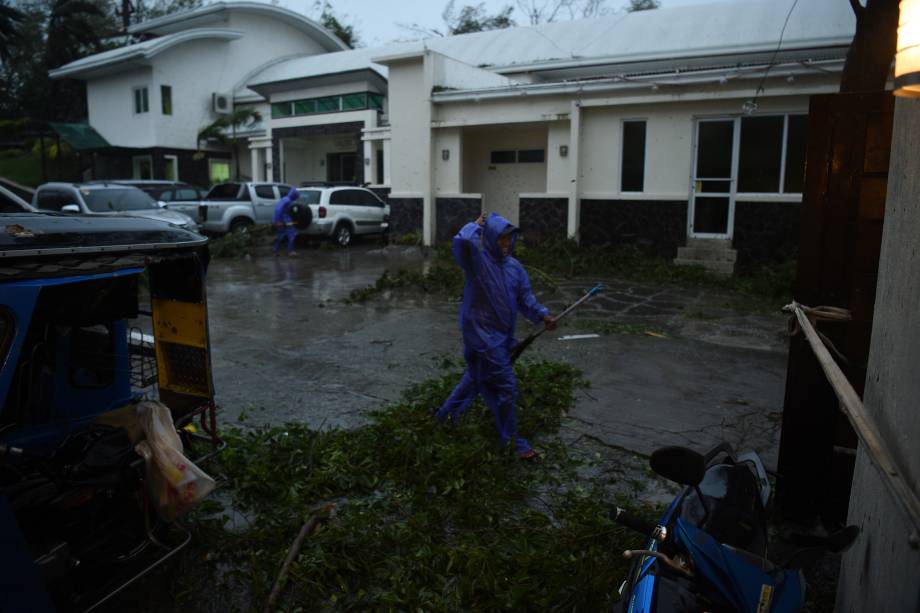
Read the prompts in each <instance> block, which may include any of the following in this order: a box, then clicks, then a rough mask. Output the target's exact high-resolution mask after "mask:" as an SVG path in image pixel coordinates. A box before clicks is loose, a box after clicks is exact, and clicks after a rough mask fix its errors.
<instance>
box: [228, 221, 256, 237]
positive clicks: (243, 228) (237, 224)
mask: <svg viewBox="0 0 920 613" xmlns="http://www.w3.org/2000/svg"><path fill="white" fill-rule="evenodd" d="M251 227H252V220H251V219H249V218H248V217H237V218H236V219H234V220H233V221H231V222H230V231H231V232H233V233H234V234H237V233H242V232H249V229H250V228H251Z"/></svg>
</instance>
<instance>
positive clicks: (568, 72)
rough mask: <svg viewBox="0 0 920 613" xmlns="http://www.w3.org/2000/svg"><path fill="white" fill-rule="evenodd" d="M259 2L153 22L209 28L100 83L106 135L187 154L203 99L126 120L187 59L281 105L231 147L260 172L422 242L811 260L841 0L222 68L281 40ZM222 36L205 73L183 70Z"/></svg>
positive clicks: (743, 4) (727, 6) (230, 86)
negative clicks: (821, 101)
mask: <svg viewBox="0 0 920 613" xmlns="http://www.w3.org/2000/svg"><path fill="white" fill-rule="evenodd" d="M244 5H245V6H249V5H246V4H243V5H235V4H221V5H220V6H223V7H224V8H222V9H219V10H218V9H209V8H206V9H199V10H198V11H195V12H193V13H192V15H193V16H194V15H199V14H201V13H202V12H204V13H205V15H203V16H201V17H195V18H194V19H181V18H180V16H177V17H176V18H174V19H173V20H172V21H169V20H168V18H167V22H165V23H164V22H162V21H161V20H156V21H155V22H151V23H150V24H142V26H140V27H139V28H138V29H137V31H138V32H146V33H149V34H155V35H159V38H154V39H152V40H151V41H146V42H144V43H140V44H141V45H156V44H160V45H163V44H164V43H156V41H158V40H162V39H163V38H169V37H171V36H172V37H175V36H185V37H191V38H189V39H187V40H186V39H183V40H184V41H185V42H183V43H181V44H179V43H175V44H174V48H173V50H172V51H171V52H170V51H162V52H158V54H157V58H154V59H156V60H157V61H156V65H157V68H138V69H137V70H134V71H132V72H131V74H130V76H128V75H125V74H122V75H120V76H115V75H112V76H103V75H97V76H93V78H92V79H88V90H89V91H90V94H89V96H90V98H89V106H90V123H91V124H92V125H93V127H95V128H96V129H97V130H98V131H99V132H100V133H101V134H102V135H103V136H105V137H106V138H109V136H108V134H109V133H110V132H112V130H118V128H116V127H115V126H116V124H117V125H122V126H124V125H130V126H132V127H131V131H132V132H133V134H132V135H131V140H130V142H131V143H132V145H133V146H137V147H142V146H145V145H146V146H153V144H154V143H155V144H158V145H160V144H161V143H163V144H165V143H167V142H168V143H169V144H170V145H172V146H179V145H182V146H185V147H189V145H190V140H189V139H194V135H193V134H194V132H195V130H194V126H197V125H200V123H201V122H202V120H203V115H202V113H203V112H206V111H208V110H209V109H207V108H204V109H202V104H201V102H200V101H199V102H197V103H196V106H195V107H194V108H193V109H188V108H186V109H185V110H184V111H183V114H182V116H183V120H182V121H181V122H179V121H176V122H175V125H171V126H170V127H168V128H167V127H166V126H164V125H162V122H161V123H160V124H157V123H156V122H153V121H146V120H147V119H149V118H145V117H138V113H136V112H135V113H133V114H130V113H128V114H126V113H125V112H124V109H123V108H120V109H118V112H119V113H121V114H120V115H118V118H117V121H116V119H115V116H116V113H115V109H113V108H112V105H122V106H124V105H123V103H124V92H125V91H126V90H127V89H130V90H132V91H137V88H138V87H142V85H139V84H142V83H146V84H148V85H147V87H148V90H147V91H148V93H149V92H153V94H150V95H152V96H153V97H154V98H155V97H156V95H157V94H158V92H160V91H161V90H160V89H158V88H162V86H163V85H168V84H167V83H166V81H167V80H171V83H180V82H183V80H182V79H184V78H185V77H182V76H180V73H179V72H177V70H178V67H177V68H170V66H172V65H173V64H172V63H171V61H170V57H171V56H175V59H174V60H172V61H173V62H174V63H175V64H176V65H182V66H184V69H185V70H188V71H189V73H196V74H197V73H206V74H208V75H209V78H210V81H209V82H208V83H207V85H206V87H205V88H203V89H202V91H227V92H232V93H233V104H235V105H252V106H254V107H255V108H259V109H261V110H262V111H263V112H262V116H263V120H262V122H261V124H259V125H256V126H249V127H247V128H245V129H244V130H243V131H242V132H241V133H238V134H237V136H240V135H242V137H243V140H242V142H241V143H238V145H237V147H236V150H235V151H233V154H234V156H235V158H236V159H237V160H238V163H239V164H240V165H241V167H242V168H244V169H246V170H245V174H246V175H247V176H248V177H251V178H253V179H263V180H272V179H273V180H278V181H286V182H290V183H303V182H313V181H325V182H358V183H362V184H368V185H370V186H371V187H373V188H375V189H377V190H378V191H379V192H380V193H383V194H387V195H388V197H389V200H390V205H391V210H392V220H391V224H392V227H393V229H394V230H395V231H396V232H397V233H405V232H417V233H419V234H420V235H421V236H422V238H423V240H424V242H425V243H426V244H432V243H434V242H437V241H439V240H445V239H447V238H449V237H450V236H451V235H452V234H453V232H454V231H455V230H456V228H458V227H459V225H460V224H461V223H462V222H464V221H466V220H468V219H470V218H473V217H475V216H476V215H478V213H479V211H481V210H488V211H496V212H499V213H501V214H503V215H505V216H507V217H508V218H509V219H511V220H512V221H513V222H515V223H517V224H518V225H519V226H520V227H521V229H522V232H523V234H524V237H525V239H526V240H543V239H547V238H562V237H572V238H576V239H577V240H579V241H580V242H582V243H583V244H588V245H622V244H636V245H638V246H640V247H641V248H643V249H646V250H648V251H651V252H655V253H658V254H661V255H663V256H666V257H675V256H680V255H682V254H683V251H686V250H687V249H688V246H689V245H695V246H699V245H703V246H707V245H718V246H722V247H726V248H729V249H730V248H732V247H733V248H734V251H736V252H737V258H738V261H739V263H741V264H742V265H747V264H757V263H763V262H769V261H776V260H783V259H786V258H788V257H790V256H791V255H793V254H794V252H795V249H796V246H797V243H798V215H799V205H800V202H801V192H802V177H803V174H804V173H803V168H804V151H805V144H806V139H807V117H806V116H807V112H808V100H809V96H810V95H812V94H816V93H828V92H834V91H836V90H837V89H838V87H839V78H840V72H841V70H842V68H843V63H844V60H845V57H846V52H847V49H848V47H849V43H850V41H851V40H852V36H853V32H854V28H855V21H854V18H853V15H852V11H851V10H850V7H849V6H848V4H847V3H845V2H840V1H839V0H813V1H811V2H807V3H801V2H800V3H795V2H793V0H778V1H764V0H749V1H740V0H732V1H726V2H722V3H716V4H710V5H705V6H691V7H677V8H662V9H657V10H650V11H640V12H635V13H627V14H616V15H612V16H608V17H602V18H597V19H589V20H581V21H573V22H565V23H554V24H547V25H543V26H535V27H520V28H512V29H508V30H498V31H490V32H480V33H473V34H466V35H460V36H452V37H445V38H436V39H429V40H425V41H419V42H415V43H404V44H396V45H390V46H387V47H382V48H375V49H356V50H336V49H335V48H334V44H333V43H330V42H329V41H328V39H324V38H323V37H322V35H319V34H316V33H315V32H313V31H312V30H311V31H309V32H308V31H306V30H299V31H293V32H292V33H291V34H290V38H291V40H292V41H293V40H294V39H297V38H298V36H299V37H300V38H302V39H304V40H303V41H301V42H300V43H294V42H291V43H289V44H288V47H285V50H284V52H286V53H290V54H291V55H289V56H287V57H286V56H284V55H283V54H282V53H281V52H275V56H274V59H266V58H264V57H262V58H260V59H258V60H256V59H254V58H251V59H250V61H249V63H248V64H247V65H246V67H245V70H238V71H237V72H236V73H234V75H235V76H234V77H233V78H222V77H220V78H219V77H218V76H215V75H221V74H223V72H224V71H227V70H228V68H227V67H228V66H231V65H235V64H236V62H237V61H238V60H236V59H235V58H236V57H237V56H232V54H231V52H230V50H231V49H232V48H233V46H234V45H239V46H240V48H242V47H241V46H242V45H243V41H245V40H247V39H252V40H256V39H258V40H264V39H265V38H266V37H267V38H271V39H273V40H275V39H279V40H280V39H283V38H284V36H280V35H279V33H281V32H284V30H283V29H282V28H280V26H277V27H276V26H275V25H273V24H274V22H273V21H272V20H271V18H270V17H264V18H263V20H264V21H265V24H264V26H263V27H264V28H265V30H264V31H262V32H259V31H257V30H256V29H253V26H247V25H246V24H247V23H248V22H249V21H250V20H251V19H252V15H254V14H255V11H256V10H255V9H252V8H248V9H246V11H249V13H246V16H245V18H243V19H242V20H241V21H239V22H237V21H234V19H233V17H232V16H233V15H234V14H236V12H237V11H238V10H239V9H237V8H235V7H237V6H244ZM211 6H215V5H211ZM262 6H263V9H260V10H263V11H269V12H270V11H277V10H281V9H277V8H276V7H269V6H267V5H262ZM209 10H211V11H212V12H208V11H209ZM217 14H220V15H223V16H224V17H223V18H224V19H225V22H222V23H221V24H217V23H215V22H213V19H214V16H215V15H217ZM787 18H788V19H787ZM209 19H210V20H211V21H208V20H209ZM202 20H203V21H202ZM157 22H159V23H157ZM218 25H219V26H220V27H217V26H218ZM314 25H315V24H314ZM285 27H287V28H289V29H290V26H285ZM245 28H249V29H247V30H245V33H244V34H242V35H239V34H238V33H239V32H243V31H244V29H245ZM295 30H296V29H295ZM236 36H239V38H234V37H236ZM192 38H194V40H192ZM318 41H320V42H322V41H325V42H326V44H325V46H324V45H323V44H320V42H318ZM279 44H280V43H279ZM297 44H301V45H302V48H298V49H294V47H296V46H297ZM205 46H206V47H207V48H208V49H209V50H210V51H209V52H208V53H207V54H205V53H201V54H200V55H201V62H202V64H201V65H200V66H199V67H197V68H191V67H189V66H188V65H185V64H183V62H182V59H181V58H183V57H187V56H189V55H196V54H193V53H192V51H194V50H197V49H199V48H201V49H203V48H204V47H205ZM257 46H258V45H257ZM101 55H104V54H101ZM93 57H97V56H93ZM91 60H92V58H85V59H84V60H80V62H87V61H91ZM80 62H77V63H75V64H79V63H80ZM260 62H261V65H260ZM205 65H207V66H208V67H210V68H205ZM67 70H68V67H66V66H65V67H63V68H61V69H59V70H58V72H57V73H56V74H58V75H63V74H64V73H65V72H66V71H67ZM83 74H86V73H85V72H84V73H83ZM176 79H178V80H176ZM135 96H136V94H135ZM160 96H162V93H160ZM154 98H151V99H150V104H160V102H157V101H156V100H154ZM173 98H174V99H175V100H176V102H175V103H174V104H175V105H176V111H178V110H179V106H178V105H179V98H178V97H177V96H176V94H173ZM131 100H133V103H134V105H135V111H136V108H137V104H138V101H137V99H136V97H135V98H132V99H131ZM142 103H143V100H141V104H142ZM129 108H130V107H129ZM106 109H108V111H107V110H106ZM196 113H197V115H195V114H196ZM177 114H178V113H177ZM205 114H206V113H205ZM100 122H101V123H102V124H105V122H110V123H111V127H105V126H104V125H103V126H102V127H100ZM193 124H194V125H193ZM167 134H168V135H169V137H168V138H166V137H165V135H167ZM155 135H156V136H155ZM160 135H162V136H160ZM110 142H113V144H115V141H114V140H110ZM161 146H162V145H161ZM136 163H138V164H143V163H144V162H143V161H139V162H136ZM154 166H155V167H156V164H155V163H154ZM154 170H155V171H156V168H154ZM135 174H136V173H135ZM212 178H213V174H212ZM680 250H683V251H680ZM734 257H735V255H734V252H733V254H732V259H734Z"/></svg>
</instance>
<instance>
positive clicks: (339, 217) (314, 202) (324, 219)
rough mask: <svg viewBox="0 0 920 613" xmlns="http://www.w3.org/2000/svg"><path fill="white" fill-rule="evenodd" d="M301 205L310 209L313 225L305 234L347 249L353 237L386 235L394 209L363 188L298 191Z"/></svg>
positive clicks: (306, 188)
mask: <svg viewBox="0 0 920 613" xmlns="http://www.w3.org/2000/svg"><path fill="white" fill-rule="evenodd" d="M297 191H298V192H300V198H298V199H297V202H298V204H306V205H309V207H310V211H311V212H312V213H313V221H312V223H311V224H310V227H308V228H307V229H306V230H304V231H302V232H301V234H303V235H307V236H326V237H329V238H331V239H332V240H333V241H334V242H335V243H336V244H338V245H340V246H342V247H347V246H348V244H349V243H351V239H352V237H354V236H355V235H364V234H384V235H385V234H386V233H387V232H388V231H389V228H390V205H388V204H386V203H384V202H383V201H382V200H381V199H380V198H378V197H377V194H375V193H374V192H372V191H371V190H369V189H364V188H363V187H298V188H297Z"/></svg>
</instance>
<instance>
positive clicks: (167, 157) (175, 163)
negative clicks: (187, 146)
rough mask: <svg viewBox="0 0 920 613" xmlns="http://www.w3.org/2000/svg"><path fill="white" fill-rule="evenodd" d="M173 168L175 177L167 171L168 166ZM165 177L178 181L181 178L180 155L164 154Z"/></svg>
mask: <svg viewBox="0 0 920 613" xmlns="http://www.w3.org/2000/svg"><path fill="white" fill-rule="evenodd" d="M170 167H171V168H172V169H173V177H172V178H170V177H169V176H168V174H169V173H167V172H166V169H168V168H170ZM163 178H164V179H166V180H167V181H178V180H179V156H178V155H171V154H168V153H167V154H164V155H163Z"/></svg>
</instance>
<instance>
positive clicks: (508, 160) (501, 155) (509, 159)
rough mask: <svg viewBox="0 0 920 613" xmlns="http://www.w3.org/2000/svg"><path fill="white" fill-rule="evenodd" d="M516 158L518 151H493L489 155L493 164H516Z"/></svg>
mask: <svg viewBox="0 0 920 613" xmlns="http://www.w3.org/2000/svg"><path fill="white" fill-rule="evenodd" d="M516 160H517V152H516V151H493V152H492V153H491V154H490V156H489V162H491V163H492V164H514V162H515V161H516Z"/></svg>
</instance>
